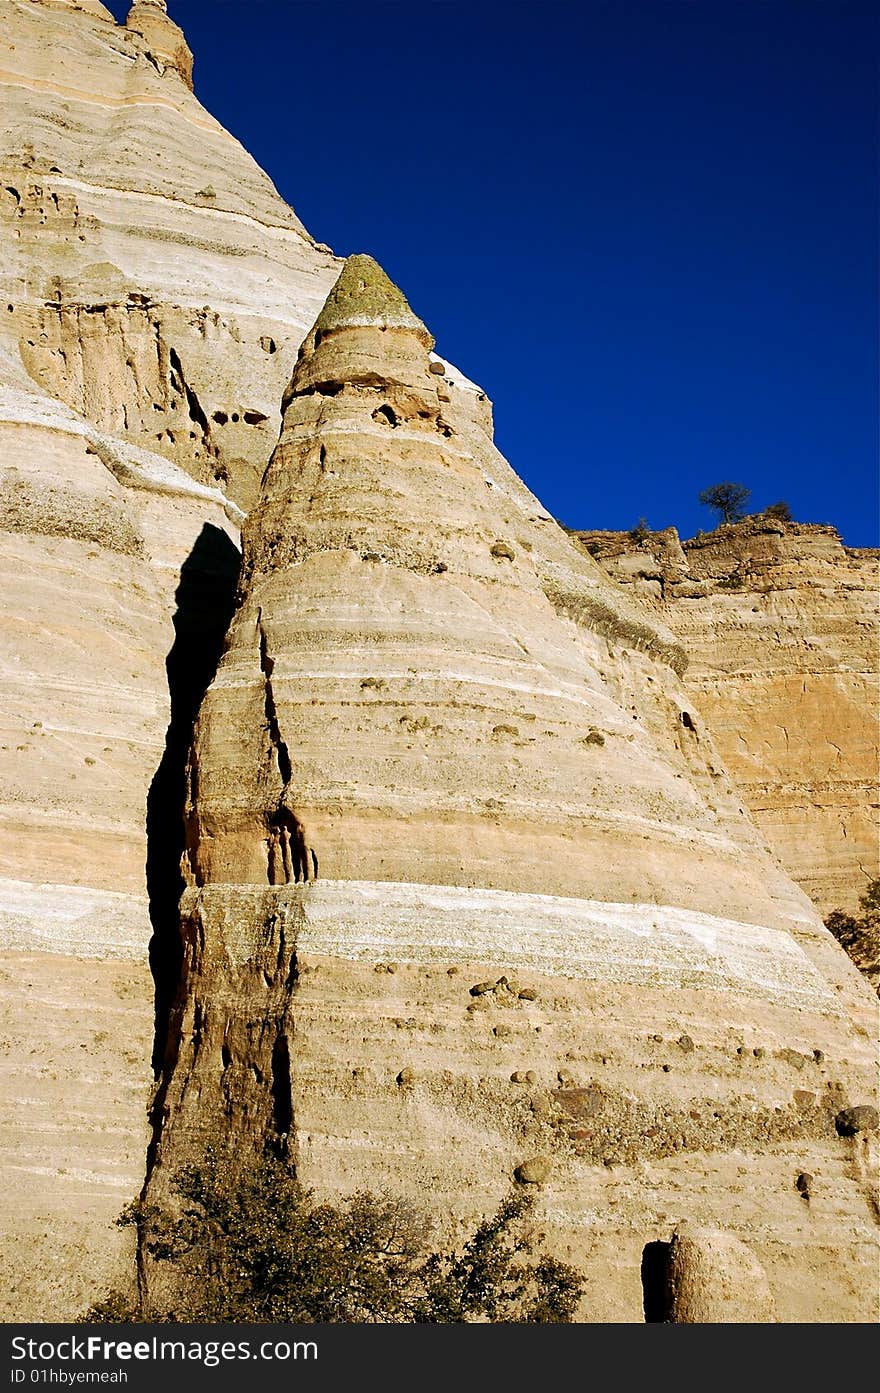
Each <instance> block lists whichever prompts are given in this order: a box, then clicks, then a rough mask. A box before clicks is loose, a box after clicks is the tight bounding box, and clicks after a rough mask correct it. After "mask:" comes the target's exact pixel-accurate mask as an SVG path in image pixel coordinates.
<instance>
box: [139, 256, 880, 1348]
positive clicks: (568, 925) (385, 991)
mask: <svg viewBox="0 0 880 1393" xmlns="http://www.w3.org/2000/svg"><path fill="white" fill-rule="evenodd" d="M430 344H431V340H430V335H429V334H428V332H427V330H426V329H425V327H424V325H422V324H421V323H420V322H419V321H418V320H416V319H415V317H414V316H413V315H412V313H411V311H410V310H409V307H408V306H407V305H406V303H405V301H404V300H403V297H402V296H401V295H400V293H399V292H398V291H396V288H395V287H393V286H391V285H390V283H389V282H388V281H387V280H386V278H385V277H384V276H383V274H382V273H381V271H379V269H378V268H377V267H376V266H375V263H372V262H371V261H370V260H369V258H362V257H357V258H351V259H350V260H349V262H347V263H346V266H345V269H344V271H343V274H342V278H341V280H340V282H339V284H338V285H337V287H336V288H335V289H334V291H333V292H332V293H331V296H330V298H329V300H328V303H327V306H326V307H325V309H324V310H323V311H322V312H321V314H320V316H319V317H318V320H317V323H316V325H315V326H314V329H313V330H312V331H311V332H310V333H309V334H308V335H307V337H306V340H305V342H304V345H303V348H302V350H301V353H300V357H299V360H298V363H297V366H296V369H295V371H294V374H293V378H292V380H291V383H290V385H289V387H288V389H287V392H286V393H285V409H284V418H283V423H282V430H281V436H280V439H279V443H278V446H277V447H276V450H275V453H274V455H273V457H272V460H271V462H270V465H269V468H268V470H267V471H266V475H265V479H264V484H263V490H262V494H261V498H260V501H259V503H258V505H257V506H256V508H255V509H254V510H253V511H252V512H251V514H250V515H249V517H248V520H247V523H246V525H245V529H244V555H243V570H242V588H241V599H240V603H239V607H238V609H237V611H236V614H235V616H234V619H233V622H232V625H231V628H230V632H229V636H228V640H227V644H226V648H225V651H224V655H223V658H222V660H221V663H220V667H219V669H218V672H217V676H216V678H215V680H214V682H213V683H212V685H211V687H210V688H209V690H208V692H207V694H206V697H205V700H204V702H203V704H202V708H201V712H200V715H199V720H198V724H197V729H196V738H195V742H194V746H193V753H192V758H191V764H190V776H189V803H188V810H187V862H186V875H187V880H188V881H189V883H190V887H191V888H190V889H188V891H187V893H186V895H185V896H184V901H183V906H182V929H183V941H184V960H185V967H184V977H183V983H182V989H181V992H180V994H179V996H178V1000H177V1002H176V1005H175V1009H174V1012H173V1013H172V1018H171V1029H170V1032H169V1038H168V1053H167V1057H166V1074H165V1078H164V1081H163V1084H162V1087H161V1089H160V1091H159V1094H158V1097H157V1102H156V1114H155V1116H156V1124H157V1132H156V1137H155V1141H154V1147H153V1150H152V1154H151V1166H152V1169H151V1174H150V1182H149V1193H150V1194H151V1195H152V1196H153V1197H160V1196H161V1195H162V1193H163V1192H164V1189H165V1186H166V1183H167V1179H168V1176H169V1175H170V1174H171V1173H172V1172H173V1169H174V1167H175V1166H176V1165H177V1164H179V1163H180V1162H181V1161H182V1160H184V1159H192V1158H193V1157H195V1156H197V1155H198V1152H199V1148H200V1146H201V1145H202V1143H203V1142H204V1140H205V1139H206V1138H211V1139H213V1140H216V1139H217V1138H218V1137H219V1138H222V1139H224V1140H225V1142H226V1143H227V1144H229V1145H230V1146H231V1147H234V1149H235V1151H236V1153H237V1154H238V1155H243V1154H246V1151H247V1150H248V1148H257V1149H258V1148H259V1147H260V1146H262V1145H263V1143H264V1141H265V1140H266V1139H267V1138H268V1139H269V1140H270V1141H274V1144H275V1145H276V1146H277V1147H278V1148H279V1149H280V1150H281V1151H282V1152H285V1153H287V1154H289V1155H291V1156H292V1157H293V1158H294V1159H295V1161H296V1164H297V1169H298V1173H299V1174H300V1176H301V1178H302V1179H303V1180H304V1181H305V1183H306V1184H308V1185H314V1186H315V1187H316V1188H317V1189H318V1191H319V1192H320V1193H327V1194H331V1195H332V1194H339V1193H348V1192H351V1191H354V1190H356V1189H358V1188H362V1187H364V1186H371V1187H373V1188H381V1187H383V1186H389V1187H390V1188H392V1189H393V1190H396V1191H398V1192H401V1193H403V1194H406V1195H408V1196H410V1197H412V1198H418V1199H423V1200H424V1199H427V1200H428V1202H429V1203H430V1204H431V1205H432V1207H433V1208H434V1211H435V1214H436V1216H437V1219H438V1222H439V1223H440V1224H441V1225H445V1226H446V1227H447V1228H454V1227H455V1226H456V1224H459V1223H462V1222H464V1221H466V1220H468V1219H472V1218H473V1217H474V1216H475V1215H477V1214H480V1213H484V1212H486V1210H487V1209H489V1208H490V1207H492V1206H493V1205H494V1204H495V1202H496V1201H497V1200H498V1198H499V1197H500V1195H501V1194H503V1192H504V1190H505V1189H506V1188H507V1187H508V1186H509V1185H510V1184H511V1183H513V1181H514V1180H515V1178H516V1177H517V1175H518V1176H519V1179H520V1182H521V1183H527V1184H529V1185H532V1184H534V1185H535V1189H536V1191H537V1192H538V1193H539V1195H540V1205H541V1215H542V1227H546V1229H547V1231H548V1233H549V1234H550V1235H551V1241H552V1243H553V1245H554V1247H555V1248H556V1250H557V1251H558V1252H559V1253H560V1254H561V1255H563V1256H565V1257H567V1258H569V1259H571V1260H572V1261H574V1262H576V1263H577V1264H578V1265H579V1266H581V1267H583V1268H584V1269H585V1270H586V1272H587V1273H588V1275H589V1278H590V1292H589V1297H588V1300H587V1302H586V1303H585V1311H584V1316H585V1318H587V1319H598V1320H639V1319H642V1313H643V1302H644V1296H643V1292H642V1286H641V1277H640V1274H641V1270H642V1262H643V1254H644V1250H645V1248H646V1246H647V1245H649V1244H651V1243H654V1242H657V1241H660V1240H664V1241H665V1240H666V1239H668V1236H669V1232H670V1230H671V1229H672V1228H674V1227H675V1225H676V1223H677V1222H678V1221H679V1220H680V1219H681V1218H682V1217H683V1216H687V1217H688V1218H689V1220H690V1221H691V1222H693V1223H696V1224H698V1225H702V1226H708V1227H710V1228H719V1227H723V1228H724V1229H725V1230H728V1231H729V1232H731V1233H732V1234H733V1236H734V1237H735V1238H738V1239H740V1240H743V1241H746V1242H748V1243H749V1245H750V1246H751V1247H752V1248H753V1250H754V1252H755V1254H756V1258H757V1260H758V1261H760V1262H761V1263H762V1264H763V1265H764V1267H765V1270H766V1272H767V1278H768V1282H769V1283H770V1287H771V1289H772V1291H773V1296H774V1299H775V1301H776V1302H777V1305H778V1309H779V1313H780V1319H783V1320H813V1319H819V1318H824V1319H828V1318H831V1319H840V1320H853V1319H867V1318H870V1317H871V1316H873V1315H874V1314H876V1290H875V1284H874V1282H873V1277H872V1275H871V1274H872V1272H873V1270H874V1264H875V1263H876V1211H875V1210H874V1209H873V1208H872V1199H871V1194H872V1191H871V1181H870V1179H869V1168H868V1151H869V1148H870V1147H871V1146H872V1145H873V1144H875V1142H876V1133H871V1134H870V1135H867V1134H865V1135H862V1136H861V1137H854V1138H845V1137H841V1136H840V1135H839V1134H838V1131H837V1129H836V1126H835V1121H834V1119H835V1116H836V1115H837V1113H838V1112H839V1110H840V1106H841V1105H840V1102H839V1100H840V1098H841V1097H843V1096H846V1097H847V1098H848V1099H850V1100H851V1101H852V1100H853V1099H854V1098H855V1097H856V1096H858V1098H859V1099H863V1100H864V1101H865V1102H868V1101H869V1100H870V1099H871V1098H872V1097H873V1087H874V1083H873V1070H872V1060H873V1057H874V1052H875V1042H874V1035H875V1020H876V1010H875V1003H874V1002H873V1001H872V997H871V994H870V992H869V990H868V988H867V987H866V986H865V984H864V983H863V982H862V980H861V978H860V977H859V974H858V973H857V971H856V970H855V968H854V967H853V966H852V964H851V963H849V961H848V960H847V958H846V956H845V954H843V953H842V951H841V950H840V949H839V948H838V946H837V945H836V944H835V943H834V942H833V940H832V939H831V937H830V935H829V934H828V933H827V931H826V930H825V929H824V927H823V926H822V924H821V922H820V921H819V919H818V917H817V915H816V913H815V911H814V910H813V909H812V908H811V906H810V904H809V902H808V901H807V899H806V897H805V896H804V895H803V894H802V892H800V891H799V890H797V888H796V887H795V886H794V885H793V884H792V883H791V882H790V881H789V880H788V879H787V878H786V877H785V876H784V875H783V873H782V872H781V870H780V868H779V866H778V864H777V863H776V862H775V860H774V859H773V858H772V856H771V855H770V854H769V852H768V851H767V849H766V846H765V844H764V842H763V841H762V839H761V837H760V836H759V835H758V833H757V832H756V831H755V829H754V827H753V825H752V824H751V822H750V821H749V819H748V818H747V817H746V816H745V813H744V810H743V809H742V806H741V804H740V803H739V801H738V799H737V797H736V796H735V794H734V792H733V790H732V787H731V785H730V783H729V780H728V777H727V775H726V773H725V771H724V769H723V767H722V766H721V765H720V762H719V760H718V757H717V754H716V752H715V750H714V747H713V745H712V742H711V740H710V739H709V737H708V735H707V734H706V730H705V726H704V724H703V721H702V719H701V717H700V716H699V715H698V714H697V713H696V711H695V710H693V709H692V707H691V703H690V699H689V698H688V697H687V696H686V695H685V693H684V689H683V687H682V685H681V681H680V678H679V676H678V673H677V671H676V669H680V668H681V666H682V653H681V649H680V648H679V647H678V646H677V645H676V643H675V641H674V640H673V638H672V636H671V635H670V634H669V633H668V632H667V631H666V630H665V629H664V628H663V627H662V626H661V625H660V624H658V623H656V622H654V621H653V620H652V619H651V618H650V617H649V616H647V615H646V614H645V613H644V612H642V614H641V615H640V614H639V613H638V611H637V610H636V609H635V608H634V607H633V606H632V605H631V604H630V603H629V602H628V601H627V599H626V597H625V596H624V595H622V594H621V593H620V592H619V591H618V590H616V589H615V588H614V587H612V586H611V585H609V584H608V582H607V581H606V580H605V579H603V576H602V574H601V572H600V571H599V569H598V568H597V567H596V566H595V565H594V564H593V562H592V561H591V560H590V558H589V557H587V556H586V555H585V554H583V553H578V551H577V550H576V549H575V548H574V547H573V546H572V545H571V544H570V542H569V541H568V540H567V538H566V537H565V535H564V534H563V532H562V531H561V529H559V528H558V527H557V526H556V525H555V524H554V523H553V522H552V520H551V519H549V518H548V517H547V515H546V513H545V512H544V510H543V509H542V508H541V506H540V505H539V504H538V503H537V501H536V500H535V499H534V498H533V496H532V495H531V494H529V493H528V491H527V490H526V489H525V488H524V486H523V485H522V484H521V483H520V481H519V480H517V479H516V477H515V476H514V475H513V473H512V471H511V470H510V468H509V466H508V465H507V464H506V462H505V461H504V460H503V459H502V458H501V456H500V455H498V453H497V452H496V451H495V450H494V449H493V447H492V446H491V444H490V442H489V441H488V438H487V437H486V436H485V434H483V433H481V432H479V431H478V429H477V427H476V426H475V425H474V423H473V421H472V420H471V419H469V418H467V417H465V416H460V415H459V414H458V412H457V410H456V408H455V403H454V402H448V403H447V402H445V401H444V400H443V399H442V396H441V392H442V390H443V384H442V382H440V380H439V378H438V375H437V374H435V373H433V372H432V371H431V368H430V357H429V349H430ZM683 713H686V714H687V721H684V720H683ZM316 876H317V878H316ZM297 882H298V883H297ZM472 989H473V990H472ZM522 992H524V994H521V993H522ZM532 1080H534V1082H532ZM523 1168H524V1169H523ZM805 1171H809V1172H810V1173H811V1174H812V1175H813V1176H814V1177H819V1176H821V1177H822V1184H821V1187H820V1186H819V1185H818V1183H817V1185H816V1187H815V1198H812V1199H811V1200H810V1202H809V1205H810V1207H809V1211H807V1208H806V1203H805V1201H804V1199H803V1197H802V1195H801V1193H800V1192H799V1191H798V1189H797V1186H796V1177H797V1176H798V1175H799V1174H801V1173H803V1172H805ZM539 1175H540V1180H539V1181H538V1182H537V1183H536V1181H535V1180H534V1179H532V1178H530V1177H538V1176H539ZM820 1188H821V1194H822V1201H821V1203H820V1200H819V1196H820ZM795 1274H796V1275H795ZM166 1280H167V1279H166V1276H165V1275H164V1274H163V1272H162V1270H161V1269H157V1268H155V1267H152V1268H151V1269H150V1282H151V1289H152V1290H153V1292H154V1293H156V1294H157V1295H159V1296H161V1293H162V1290H163V1283H164V1282H165V1281H166Z"/></svg>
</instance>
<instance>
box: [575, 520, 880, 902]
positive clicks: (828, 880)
mask: <svg viewBox="0 0 880 1393" xmlns="http://www.w3.org/2000/svg"><path fill="white" fill-rule="evenodd" d="M576 535H577V536H578V537H579V539H580V541H581V543H582V544H583V545H584V546H585V547H586V548H587V549H588V550H589V551H590V552H591V553H592V554H593V555H595V557H596V559H597V560H599V561H600V562H601V564H602V565H603V566H604V567H605V568H606V569H607V570H608V572H609V574H611V575H612V576H614V578H615V579H616V580H617V581H619V582H620V583H622V584H624V585H627V586H631V587H632V589H633V591H634V593H635V594H636V595H637V596H638V598H639V600H640V601H641V602H642V603H643V604H644V605H645V606H646V608H647V609H648V611H649V612H650V613H653V614H656V615H657V616H658V617H659V616H662V618H663V620H664V622H665V623H667V624H669V626H670V627H671V628H672V629H673V630H674V632H675V633H676V634H677V635H678V637H679V638H680V640H681V642H682V643H683V644H684V646H685V648H686V649H687V652H688V659H689V665H688V672H687V686H688V689H689V690H690V691H691V692H693V695H694V701H695V702H696V703H697V704H698V706H699V708H700V710H701V711H702V713H703V716H704V718H705V720H706V723H707V725H708V726H709V727H710V729H711V731H712V735H713V738H714V740H715V743H716V745H717V747H718V750H719V752H720V754H721V757H722V759H723V760H724V763H725V765H726V767H727V768H728V770H729V771H730V773H731V775H732V777H733V779H734V782H735V783H736V786H737V788H738V789H739V790H740V792H741V794H742V797H743V799H744V801H745V803H746V805H747V807H748V808H749V810H750V812H751V813H752V815H753V816H754V818H755V820H756V821H757V823H758V826H759V827H760V828H761V830H762V832H763V833H764V835H765V836H766V838H767V840H768V841H769V843H770V845H771V846H772V847H773V849H774V851H775V852H776V854H777V855H778V856H779V858H780V860H781V861H782V864H783V865H784V866H785V868H786V870H787V871H788V872H789V874H790V875H791V876H793V878H794V879H795V880H796V881H797V882H798V883H799V884H800V885H802V886H803V888H804V889H805V890H806V892H807V894H808V895H809V896H810V897H811V899H812V900H813V901H814V902H815V903H816V904H817V905H818V907H819V909H820V910H821V912H822V913H823V914H826V915H827V913H828V911H829V910H831V909H834V908H843V909H847V910H852V909H854V908H855V906H856V903H857V901H858V898H859V896H860V894H861V893H862V892H863V891H864V889H865V886H866V883H867V881H868V880H869V879H871V878H872V877H874V876H877V875H880V838H878V800H877V770H878V762H880V748H878V731H880V724H878V716H880V709H878V684H877V644H878V633H880V623H878V620H880V615H878V596H880V588H878V561H880V553H878V552H876V551H872V550H867V549H855V548H851V547H844V546H843V545H842V544H841V541H840V537H839V536H838V534H837V533H836V532H835V531H834V529H833V528H831V527H822V526H816V525H809V524H807V525H805V524H799V523H786V522H782V521H778V520H776V519H772V518H755V519H748V520H747V521H745V522H743V523H739V524H737V525H735V526H729V527H721V528H719V529H718V530H717V531H716V532H712V533H709V534H706V535H700V536H698V537H695V538H693V539H692V540H691V541H688V542H684V543H682V542H680V541H679V538H678V535H677V534H676V532H675V530H674V529H672V528H670V529H668V530H667V531H665V532H657V533H648V534H646V535H645V536H644V537H642V538H638V537H636V538H633V537H630V536H628V535H627V534H625V533H607V532H582V533H578V534H576Z"/></svg>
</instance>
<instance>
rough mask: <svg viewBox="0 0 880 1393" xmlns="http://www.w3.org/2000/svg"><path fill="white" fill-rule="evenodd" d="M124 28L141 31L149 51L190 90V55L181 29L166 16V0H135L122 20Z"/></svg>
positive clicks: (191, 57) (135, 32)
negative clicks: (171, 69) (173, 71)
mask: <svg viewBox="0 0 880 1393" xmlns="http://www.w3.org/2000/svg"><path fill="white" fill-rule="evenodd" d="M125 27H126V29H130V30H131V31H132V33H134V34H140V36H141V38H142V39H145V40H146V42H147V44H148V46H149V49H150V52H151V53H153V54H154V55H155V57H156V58H158V59H159V60H160V62H161V63H163V64H164V65H165V67H166V68H173V69H174V70H175V72H178V73H179V74H180V76H181V77H182V78H183V80H184V82H185V83H186V85H187V87H188V88H189V89H190V91H192V85H193V83H192V71H193V56H192V50H191V49H190V47H189V45H188V43H187V41H186V39H185V37H184V33H183V30H182V29H181V28H180V26H179V25H177V24H175V23H174V20H173V19H170V18H169V16H168V6H167V5H166V3H165V0H134V3H133V4H132V7H131V9H130V10H129V12H128V15H127V16H126V20H125Z"/></svg>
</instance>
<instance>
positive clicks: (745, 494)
mask: <svg viewBox="0 0 880 1393" xmlns="http://www.w3.org/2000/svg"><path fill="white" fill-rule="evenodd" d="M751 496H752V490H751V489H747V488H746V486H745V484H732V483H730V482H726V483H723V484H713V485H712V487H711V488H708V489H703V492H702V493H701V494H700V502H701V503H702V504H703V506H704V507H706V508H711V509H712V511H713V512H714V513H717V514H718V521H719V523H722V522H741V521H742V519H743V518H744V517H745V515H746V513H745V508H746V503H748V501H749V499H750V498H751Z"/></svg>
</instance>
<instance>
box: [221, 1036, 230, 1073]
mask: <svg viewBox="0 0 880 1393" xmlns="http://www.w3.org/2000/svg"><path fill="white" fill-rule="evenodd" d="M220 1056H221V1058H222V1060H223V1068H224V1069H228V1068H229V1066H230V1064H231V1063H232V1050H231V1049H230V1048H229V1046H228V1045H227V1044H226V1042H225V1041H224V1042H223V1049H222V1050H221V1051H220Z"/></svg>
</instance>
